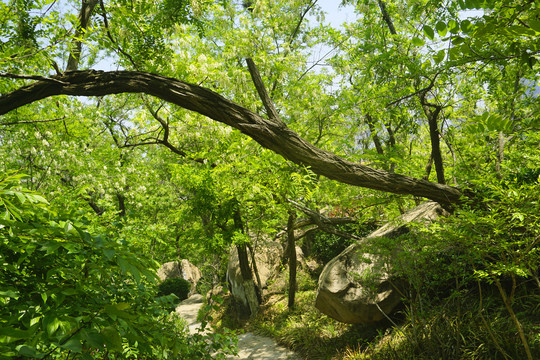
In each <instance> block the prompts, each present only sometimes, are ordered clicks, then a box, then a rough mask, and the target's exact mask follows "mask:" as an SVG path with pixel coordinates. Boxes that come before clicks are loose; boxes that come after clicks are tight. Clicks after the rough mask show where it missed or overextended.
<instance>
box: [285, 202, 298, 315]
mask: <svg viewBox="0 0 540 360" xmlns="http://www.w3.org/2000/svg"><path fill="white" fill-rule="evenodd" d="M295 220H296V213H295V212H294V210H290V211H289V220H288V221H287V243H288V246H287V247H288V250H289V302H288V306H289V309H291V310H292V309H294V296H295V294H296V241H295V238H294V221H295Z"/></svg>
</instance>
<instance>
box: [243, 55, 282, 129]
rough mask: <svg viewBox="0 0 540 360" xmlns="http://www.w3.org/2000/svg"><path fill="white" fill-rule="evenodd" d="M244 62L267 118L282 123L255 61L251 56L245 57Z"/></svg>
mask: <svg viewBox="0 0 540 360" xmlns="http://www.w3.org/2000/svg"><path fill="white" fill-rule="evenodd" d="M246 62H247V65H248V69H249V73H250V74H251V79H253V84H254V85H255V88H256V89H257V92H258V93H259V97H260V98H261V101H262V102H263V105H264V108H265V109H266V113H267V115H268V118H270V120H272V121H274V122H275V123H276V124H283V122H282V121H281V118H280V116H279V114H278V112H277V110H276V108H275V106H274V103H273V102H272V99H271V98H270V96H269V95H268V92H267V91H266V88H265V87H264V83H263V81H262V78H261V74H260V73H259V70H258V69H257V66H256V65H255V62H254V61H253V59H251V58H246Z"/></svg>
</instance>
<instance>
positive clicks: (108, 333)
mask: <svg viewBox="0 0 540 360" xmlns="http://www.w3.org/2000/svg"><path fill="white" fill-rule="evenodd" d="M101 336H102V337H103V339H104V340H105V345H107V348H109V349H110V350H111V351H122V337H121V336H120V334H119V333H118V331H117V330H116V329H115V328H114V327H112V326H107V327H105V328H103V329H101Z"/></svg>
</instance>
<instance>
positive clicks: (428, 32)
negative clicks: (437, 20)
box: [422, 25, 435, 40]
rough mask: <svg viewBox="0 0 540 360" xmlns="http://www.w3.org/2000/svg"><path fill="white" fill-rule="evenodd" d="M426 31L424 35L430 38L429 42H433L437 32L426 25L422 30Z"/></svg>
mask: <svg viewBox="0 0 540 360" xmlns="http://www.w3.org/2000/svg"><path fill="white" fill-rule="evenodd" d="M422 29H423V30H424V34H425V35H426V36H427V37H428V39H429V40H433V39H434V38H435V31H433V28H432V27H431V26H429V25H424V27H423V28H422Z"/></svg>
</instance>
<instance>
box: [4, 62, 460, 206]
mask: <svg viewBox="0 0 540 360" xmlns="http://www.w3.org/2000/svg"><path fill="white" fill-rule="evenodd" d="M0 76H2V77H14V76H15V75H10V74H0ZM119 93H146V94H148V95H152V96H155V97H158V98H160V99H162V100H164V101H168V102H170V103H173V104H176V105H178V106H180V107H183V108H185V109H187V110H192V111H195V112H198V113H199V114H202V115H204V116H207V117H209V118H211V119H213V120H216V121H218V122H221V123H223V124H226V125H229V126H231V127H233V128H235V129H238V130H240V131H241V132H242V133H244V134H246V135H248V136H250V137H251V138H253V139H254V140H255V141H257V142H258V143H259V144H261V145H262V146H263V147H265V148H267V149H270V150H272V151H274V152H276V153H278V154H280V155H282V156H283V157H284V158H286V159H288V160H290V161H292V162H294V163H296V164H298V165H302V166H309V167H310V168H311V170H312V171H313V172H315V173H316V174H319V175H323V176H326V177H328V178H329V179H332V180H337V181H340V182H343V183H346V184H350V185H355V186H361V187H366V188H370V189H374V190H381V191H386V192H391V193H394V194H409V195H414V196H420V197H425V198H428V199H431V200H434V201H437V202H439V203H442V204H452V203H458V202H459V201H460V197H461V196H462V195H463V194H462V192H461V191H460V190H459V189H457V188H455V187H451V186H447V185H443V184H436V183H432V182H429V181H425V180H421V179H416V178H413V177H409V176H405V175H399V174H394V173H390V172H387V171H384V170H378V169H373V168H370V167H368V166H365V165H361V164H358V163H354V162H351V161H348V160H346V159H343V158H341V157H339V156H337V155H335V154H333V153H331V152H329V151H326V150H322V149H319V148H317V147H316V146H314V145H312V144H310V143H309V142H307V141H306V140H304V139H303V138H301V137H300V136H298V134H296V133H295V132H293V131H292V130H290V129H289V128H288V127H287V126H286V125H285V124H284V123H283V122H278V121H276V120H275V119H272V120H266V119H264V118H262V117H261V116H260V115H258V114H256V113H254V112H252V111H250V110H248V109H246V108H244V107H242V106H240V105H238V104H236V103H234V102H232V101H229V100H227V99H225V98H224V97H222V96H220V95H219V94H217V93H215V92H213V91H211V90H209V89H206V88H203V87H200V86H197V85H193V84H189V83H185V82H183V81H179V80H176V79H173V78H168V77H164V76H160V75H155V74H150V73H145V72H136V71H110V72H103V71H95V70H86V71H74V72H68V73H65V74H62V75H57V76H53V77H51V78H44V79H41V80H39V81H36V82H34V83H32V84H30V85H27V86H23V87H21V88H19V89H18V90H15V91H13V92H11V93H8V94H6V95H3V96H1V97H0V115H2V114H6V113H8V112H10V111H12V110H15V109H17V108H19V107H21V106H24V105H27V104H31V103H33V102H35V101H38V100H41V99H45V98H47V97H50V96H54V95H71V96H103V95H110V94H119Z"/></svg>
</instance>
